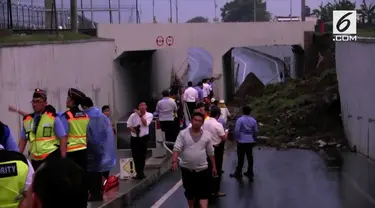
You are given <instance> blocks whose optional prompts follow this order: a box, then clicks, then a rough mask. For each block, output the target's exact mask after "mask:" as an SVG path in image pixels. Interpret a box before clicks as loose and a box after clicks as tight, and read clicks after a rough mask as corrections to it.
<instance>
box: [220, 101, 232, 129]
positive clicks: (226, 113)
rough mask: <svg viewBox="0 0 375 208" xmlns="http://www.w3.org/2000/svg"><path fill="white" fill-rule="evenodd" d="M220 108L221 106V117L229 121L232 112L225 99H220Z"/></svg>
mask: <svg viewBox="0 0 375 208" xmlns="http://www.w3.org/2000/svg"><path fill="white" fill-rule="evenodd" d="M219 108H220V111H221V115H220V118H222V119H223V120H224V121H225V123H227V122H228V118H230V112H229V110H228V108H227V106H226V105H225V101H224V100H220V101H219Z"/></svg>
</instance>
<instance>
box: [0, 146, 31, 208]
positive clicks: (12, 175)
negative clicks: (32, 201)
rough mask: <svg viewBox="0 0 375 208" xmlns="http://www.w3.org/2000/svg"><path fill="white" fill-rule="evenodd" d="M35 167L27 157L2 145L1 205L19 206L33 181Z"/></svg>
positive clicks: (14, 207)
mask: <svg viewBox="0 0 375 208" xmlns="http://www.w3.org/2000/svg"><path fill="white" fill-rule="evenodd" d="M33 174H34V169H33V167H32V166H31V164H30V163H29V161H28V160H27V159H26V157H25V156H24V155H23V154H21V153H19V152H15V151H8V150H5V149H4V147H3V146H2V145H0V207H1V208H18V207H19V204H20V203H21V202H22V198H23V197H22V196H23V193H24V191H25V190H27V189H28V188H29V186H30V185H31V183H32V179H33Z"/></svg>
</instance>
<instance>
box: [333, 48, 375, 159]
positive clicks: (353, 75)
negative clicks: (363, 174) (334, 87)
mask: <svg viewBox="0 0 375 208" xmlns="http://www.w3.org/2000/svg"><path fill="white" fill-rule="evenodd" d="M374 54H375V41H366V42H364V41H358V42H339V43H336V68H337V77H338V81H339V90H340V96H341V108H342V118H343V123H344V128H345V133H346V135H347V137H348V139H349V142H350V144H351V145H352V146H354V145H355V146H356V147H357V150H358V151H359V152H361V153H362V154H365V155H367V156H369V157H371V158H372V159H375V122H374V120H375V109H374V106H375V97H374V95H375V87H374V81H375V70H374V66H375V59H374Z"/></svg>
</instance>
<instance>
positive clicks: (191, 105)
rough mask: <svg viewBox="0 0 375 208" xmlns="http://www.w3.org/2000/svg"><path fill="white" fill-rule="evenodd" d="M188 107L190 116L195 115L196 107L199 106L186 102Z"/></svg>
mask: <svg viewBox="0 0 375 208" xmlns="http://www.w3.org/2000/svg"><path fill="white" fill-rule="evenodd" d="M186 105H187V107H188V109H189V113H190V116H191V115H193V113H194V109H195V106H197V103H196V102H186Z"/></svg>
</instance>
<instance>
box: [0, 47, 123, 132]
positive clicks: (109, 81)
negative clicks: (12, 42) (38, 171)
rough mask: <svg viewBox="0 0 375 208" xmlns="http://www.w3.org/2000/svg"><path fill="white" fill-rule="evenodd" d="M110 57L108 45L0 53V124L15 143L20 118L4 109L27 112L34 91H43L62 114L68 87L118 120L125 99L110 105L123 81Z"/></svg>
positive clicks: (8, 49)
mask: <svg viewBox="0 0 375 208" xmlns="http://www.w3.org/2000/svg"><path fill="white" fill-rule="evenodd" d="M115 57H116V52H115V44H114V42H113V41H94V42H85V43H77V44H45V45H31V46H24V47H0V112H1V113H0V120H1V121H3V122H4V123H7V124H8V125H9V126H10V127H11V129H12V132H13V134H14V136H15V137H16V138H19V129H20V121H21V117H20V116H18V115H16V114H14V113H10V112H8V105H14V106H18V107H19V108H20V109H22V110H25V111H29V112H31V111H32V108H31V104H30V101H31V99H32V94H33V91H34V89H35V88H38V87H39V88H43V89H46V90H47V93H48V102H49V103H50V104H52V105H54V106H55V107H56V109H57V110H60V111H64V110H65V101H66V96H67V90H68V88H70V87H74V88H78V89H80V90H82V91H83V92H85V93H86V94H87V95H88V96H90V97H91V98H92V99H93V101H94V103H95V105H97V106H102V105H105V104H109V105H111V106H112V108H113V111H114V112H115V114H121V113H122V112H120V111H121V110H120V108H119V107H123V106H124V105H125V104H126V99H125V98H122V99H119V98H116V99H114V93H117V94H119V93H120V92H119V91H121V90H123V89H119V88H118V86H123V85H122V84H123V83H124V82H126V80H123V79H121V77H120V76H118V74H119V73H120V72H119V71H118V70H117V69H116V67H115V64H114V61H113V60H114V59H115ZM116 70H117V71H116ZM122 77H124V76H122ZM120 79H121V80H120ZM123 88H124V89H126V87H125V86H124V87H123ZM121 94H122V95H124V93H123V92H121ZM118 106H119V107H118Z"/></svg>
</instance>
